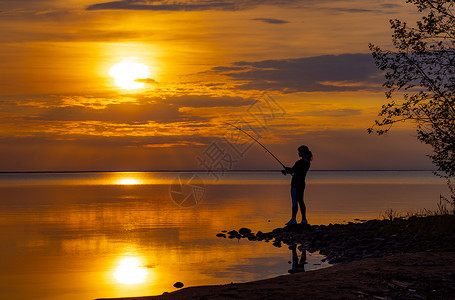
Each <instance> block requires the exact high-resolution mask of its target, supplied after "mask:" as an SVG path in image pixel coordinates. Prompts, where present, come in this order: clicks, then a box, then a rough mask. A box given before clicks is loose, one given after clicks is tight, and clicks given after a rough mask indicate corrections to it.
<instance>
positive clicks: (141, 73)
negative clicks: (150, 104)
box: [109, 62, 150, 90]
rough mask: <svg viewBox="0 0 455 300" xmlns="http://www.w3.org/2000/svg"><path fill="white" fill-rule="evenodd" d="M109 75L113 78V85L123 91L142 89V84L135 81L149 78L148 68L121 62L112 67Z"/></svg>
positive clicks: (140, 64)
mask: <svg viewBox="0 0 455 300" xmlns="http://www.w3.org/2000/svg"><path fill="white" fill-rule="evenodd" d="M109 75H111V76H112V77H113V78H114V81H115V85H116V86H118V87H119V88H122V89H125V90H135V89H141V88H143V87H144V85H145V84H144V83H143V82H138V81H136V79H146V78H149V77H150V68H149V67H148V66H147V65H145V64H143V63H137V62H121V63H118V64H115V65H113V66H112V68H111V69H110V71H109Z"/></svg>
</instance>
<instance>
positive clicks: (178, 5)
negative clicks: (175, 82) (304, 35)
mask: <svg viewBox="0 0 455 300" xmlns="http://www.w3.org/2000/svg"><path fill="white" fill-rule="evenodd" d="M334 2H341V1H337V0H332V1H327V0H319V1H316V0H282V1H276V0H225V1H223V0H221V1H217V0H196V1H190V0H186V1H185V0H180V1H166V0H119V1H109V2H102V3H96V4H93V5H90V6H88V7H87V8H86V9H87V10H147V11H207V10H225V11H238V10H245V9H251V8H255V7H258V6H261V5H273V6H280V7H292V8H317V9H324V10H330V11H334V12H337V13H343V12H350V13H382V12H383V11H382V10H381V9H388V8H394V6H393V5H394V4H382V5H379V6H378V8H377V9H374V8H373V9H371V8H359V7H354V8H341V7H340V8H332V7H324V6H322V7H317V6H315V5H316V4H323V3H329V4H330V5H331V6H333V4H334ZM253 20H257V21H262V22H266V23H270V24H283V23H287V21H283V20H278V19H269V18H257V19H253Z"/></svg>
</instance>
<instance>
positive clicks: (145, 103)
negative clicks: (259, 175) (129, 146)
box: [0, 95, 255, 124]
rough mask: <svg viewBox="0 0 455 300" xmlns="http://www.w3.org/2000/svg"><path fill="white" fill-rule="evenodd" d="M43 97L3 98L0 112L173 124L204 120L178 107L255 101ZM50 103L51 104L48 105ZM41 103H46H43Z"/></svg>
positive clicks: (45, 118) (50, 118)
mask: <svg viewBox="0 0 455 300" xmlns="http://www.w3.org/2000/svg"><path fill="white" fill-rule="evenodd" d="M46 100H47V99H45V100H39V98H36V99H35V100H34V99H33V98H30V99H29V100H28V101H26V102H15V101H13V98H12V99H9V100H4V101H3V102H2V104H1V105H0V113H2V114H3V116H4V117H8V116H10V115H11V116H15V117H17V118H21V119H22V120H27V121H33V120H39V121H51V122H52V121H104V122H111V123H121V124H146V123H148V122H149V121H153V122H158V123H173V122H182V121H186V122H188V121H204V120H207V119H206V118H205V117H203V116H196V115H193V114H187V113H184V112H182V111H180V108H182V107H191V108H200V107H240V106H248V105H251V104H253V103H254V102H255V100H252V99H245V98H242V97H228V96H221V97H211V96H204V95H186V96H169V97H166V98H165V99H160V98H156V99H155V98H148V97H139V98H137V99H136V100H137V103H120V104H108V105H106V106H105V107H99V108H98V107H96V106H93V105H92V106H84V104H83V101H84V98H82V99H80V100H79V101H80V103H79V104H78V103H76V102H75V103H74V104H72V105H62V103H61V101H60V100H58V99H55V97H52V98H49V100H48V101H46ZM88 100H90V99H88ZM16 101H19V100H16ZM43 101H45V102H46V103H43ZM51 102H52V105H49V104H51ZM21 103H22V104H21ZM45 104H46V105H48V106H47V107H46V106H43V105H45Z"/></svg>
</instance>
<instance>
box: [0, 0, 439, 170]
mask: <svg viewBox="0 0 455 300" xmlns="http://www.w3.org/2000/svg"><path fill="white" fill-rule="evenodd" d="M396 17H399V18H401V19H406V20H407V21H409V22H410V23H412V22H413V21H415V20H416V19H417V17H418V14H416V10H415V8H414V7H412V6H410V5H408V4H405V3H404V1H397V0H391V1H382V0H380V1H372V0H367V1H360V0H356V1H341V0H340V1H316V0H286V1H269V0H263V1H257V0H246V1H241V0H231V1H225V2H223V1H211V0H200V1H198V0H192V1H189V0H186V1H185V0H183V1H146V0H144V1H126V0H125V1H112V2H102V1H99V2H96V1H88V0H83V1H75V0H63V1H55V0H33V1H32V0H17V1H2V0H0V43H1V47H0V70H1V71H0V99H1V101H0V138H1V143H0V157H2V162H1V163H0V171H44V170H47V171H50V170H52V171H55V170H154V169H204V168H206V167H204V164H201V159H207V151H208V150H210V149H213V147H215V146H219V147H218V148H217V149H218V150H220V149H221V150H220V151H221V152H220V153H224V154H223V155H224V156H223V158H224V161H222V162H220V161H218V166H219V165H220V164H221V165H223V166H224V167H225V168H228V169H250V168H254V169H275V168H279V165H278V164H277V163H276V162H275V161H274V160H273V159H271V158H270V157H269V156H268V155H267V154H265V153H264V152H263V151H262V150H260V149H259V148H257V147H252V148H245V147H246V145H247V144H242V143H244V142H245V140H235V137H234V136H232V135H233V133H232V131H229V130H231V129H232V128H229V127H228V126H226V125H225V124H224V122H234V123H236V124H242V123H241V122H244V123H243V125H245V124H249V125H250V128H249V129H250V130H252V133H253V134H256V133H259V131H260V133H261V136H260V140H261V142H263V143H264V144H266V145H267V146H268V147H270V150H272V151H273V152H274V153H275V154H276V155H277V156H278V157H280V159H281V160H282V161H283V162H285V163H286V164H292V163H293V162H294V161H295V160H296V159H297V155H296V148H297V146H299V145H301V144H307V145H308V146H309V147H310V149H312V150H313V152H314V155H315V160H314V164H313V168H314V169H432V168H433V167H432V165H431V163H430V161H429V159H428V158H427V157H426V154H429V151H430V149H429V148H428V147H426V146H424V145H422V144H420V143H419V142H418V141H417V140H416V138H415V132H414V130H413V129H412V124H409V125H402V126H397V128H396V129H395V130H394V131H393V132H391V134H390V135H388V136H382V137H377V136H375V135H368V134H367V133H366V128H368V127H369V126H370V125H371V124H372V123H373V122H374V119H375V118H376V115H377V113H378V112H379V109H380V106H381V105H382V104H383V103H385V101H386V99H385V96H384V89H383V88H382V87H381V83H382V82H383V78H382V75H381V74H380V73H379V72H378V71H377V69H376V67H375V65H374V63H373V61H372V59H371V55H370V54H369V50H368V43H369V42H373V43H375V44H378V45H381V46H384V47H385V48H391V31H390V29H389V23H388V20H389V19H391V18H396ZM121 62H135V63H140V64H143V65H145V66H147V67H148V68H149V70H150V75H149V76H148V78H145V79H143V80H142V83H144V87H143V88H141V89H134V90H128V89H122V88H120V87H119V86H116V85H115V78H113V77H111V76H110V75H109V71H110V69H111V67H112V66H114V65H115V64H118V63H121ZM134 72H135V71H134V70H133V71H131V70H125V71H124V73H125V74H127V75H125V76H134V74H132V73H134ZM133 80H134V78H133ZM267 99H268V100H267ZM264 101H269V102H270V103H277V104H278V105H279V107H280V114H276V115H274V114H273V112H272V111H262V112H259V111H255V113H253V114H252V113H251V112H252V111H253V110H255V109H258V108H259V107H261V106H260V104H261V103H262V104H264V103H265V102H264ZM254 117H256V118H257V117H261V118H265V117H266V118H267V123H266V124H263V123H260V121H259V123H258V121H257V120H256V119H254ZM238 122H240V123H238ZM245 122H247V123H245ZM245 128H248V127H245ZM224 138H227V140H224ZM232 146H234V148H233V147H232ZM229 147H231V148H229ZM242 147H243V148H242ZM239 149H242V150H245V149H247V150H245V151H244V153H243V152H242V151H240V152H242V153H241V154H239V151H238V150H239ZM236 151H237V152H236ZM212 154H213V153H212ZM220 155H221V154H220Z"/></svg>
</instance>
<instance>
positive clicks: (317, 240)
mask: <svg viewBox="0 0 455 300" xmlns="http://www.w3.org/2000/svg"><path fill="white" fill-rule="evenodd" d="M217 236H218V237H221V238H223V237H224V238H230V239H249V240H251V241H264V242H270V243H272V244H273V245H274V246H275V247H282V246H288V247H297V248H298V249H300V250H302V251H303V250H306V251H308V252H310V253H312V252H315V251H319V252H320V253H321V254H323V255H325V256H326V259H327V260H328V262H329V263H332V264H335V263H341V262H352V261H357V260H360V259H365V258H374V257H382V256H385V255H388V254H392V253H401V252H419V251H455V216H454V215H444V216H431V217H410V218H408V219H403V218H401V219H400V218H396V219H394V220H370V221H360V220H359V221H358V222H356V223H353V222H350V223H348V224H330V225H327V226H326V225H313V226H310V225H291V226H286V227H284V228H277V229H274V230H273V231H271V232H267V233H263V232H261V231H258V232H257V233H254V232H252V231H251V230H250V229H249V228H240V229H239V230H231V231H229V232H228V231H223V232H221V233H219V234H217Z"/></svg>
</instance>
